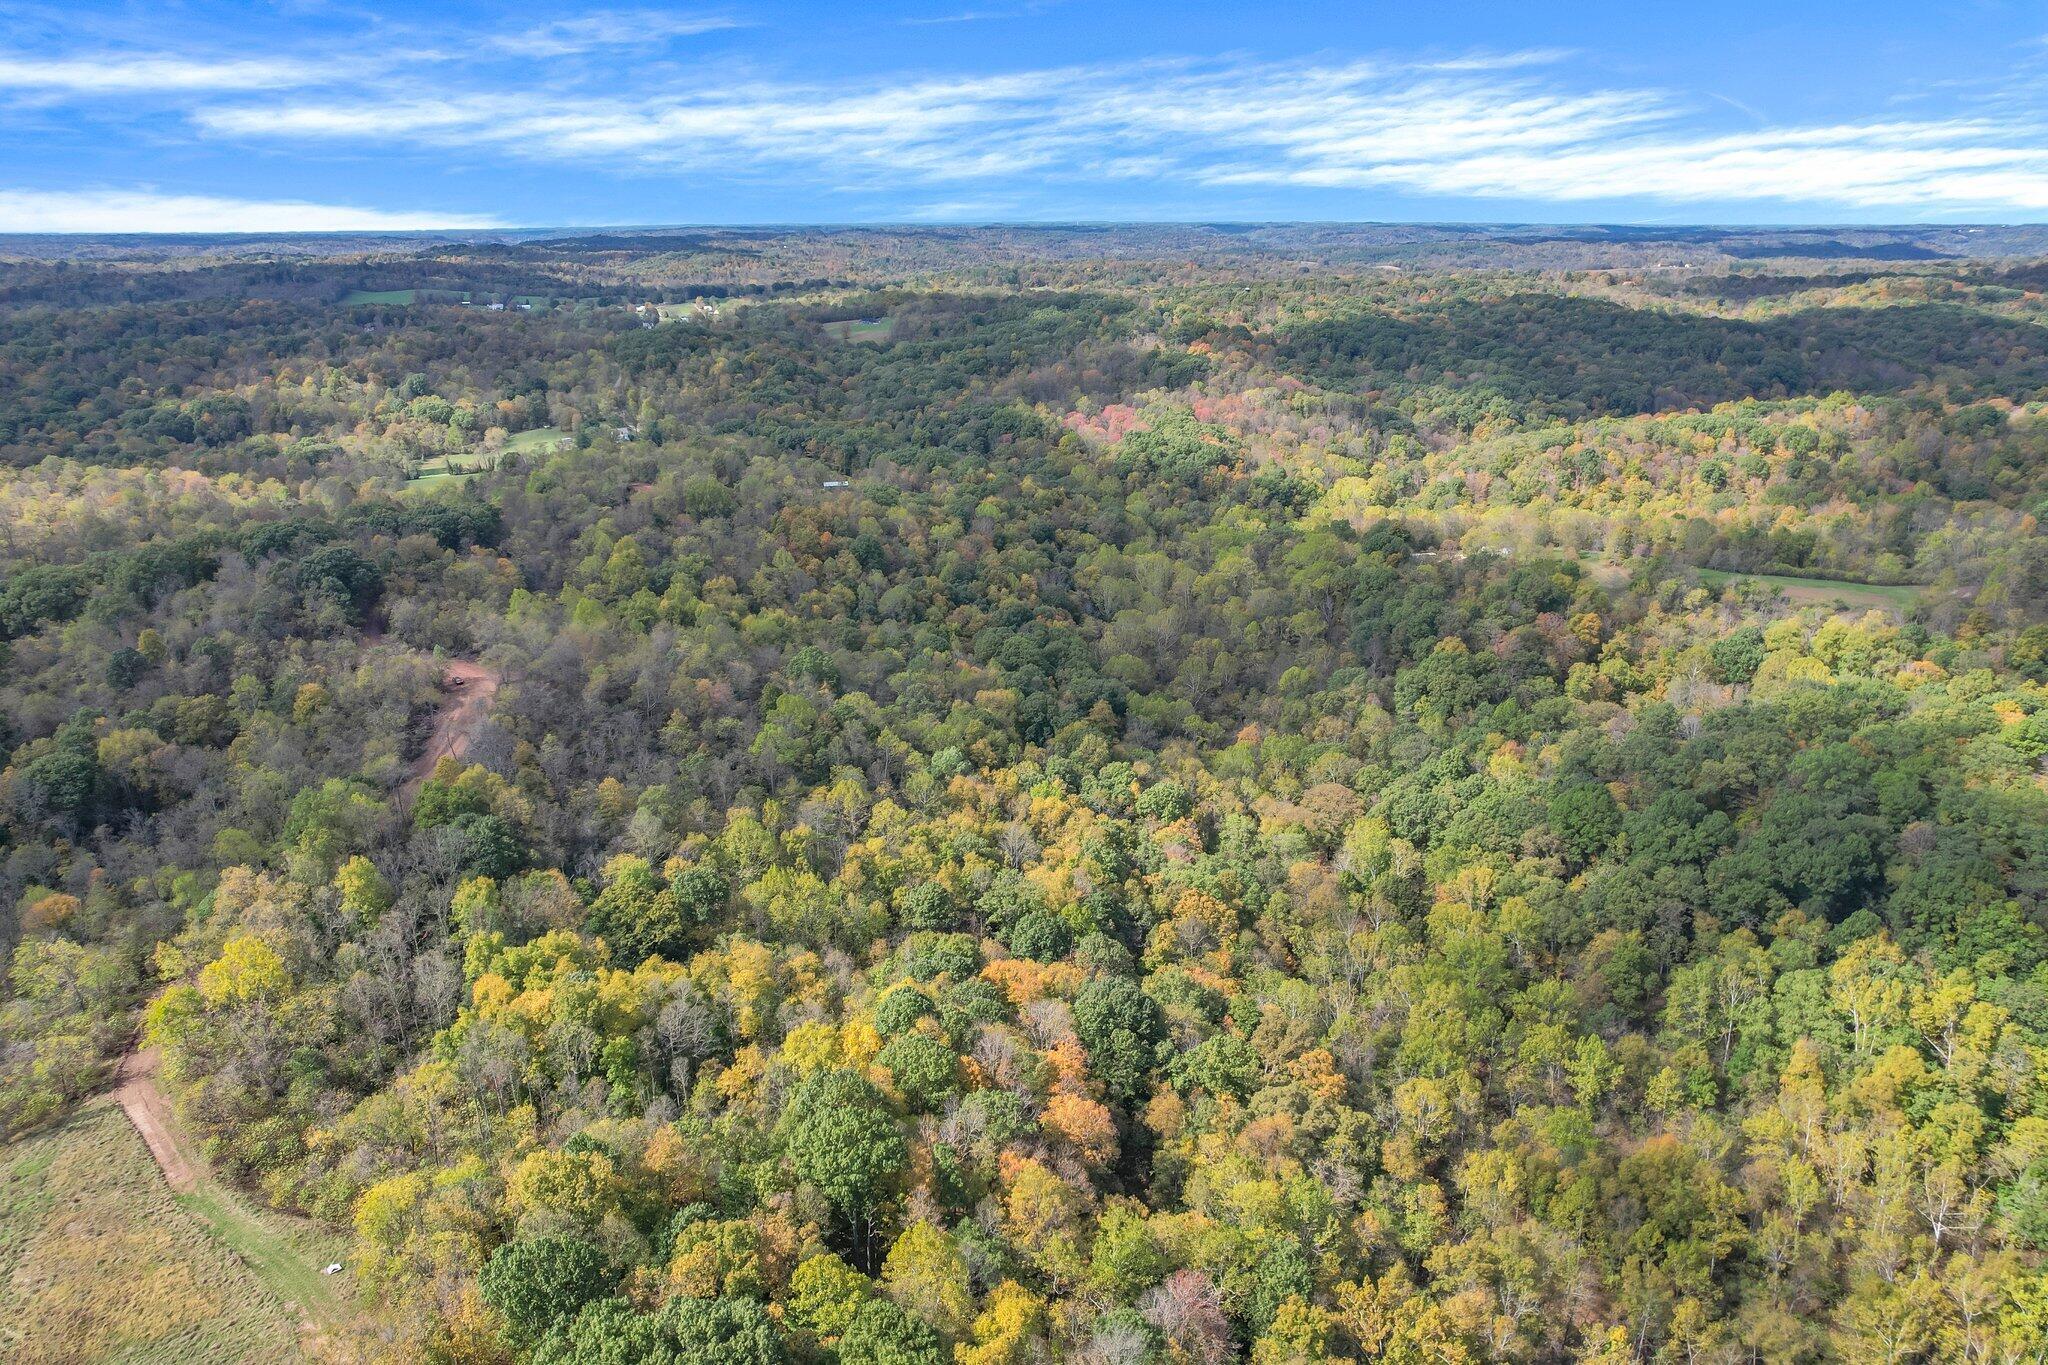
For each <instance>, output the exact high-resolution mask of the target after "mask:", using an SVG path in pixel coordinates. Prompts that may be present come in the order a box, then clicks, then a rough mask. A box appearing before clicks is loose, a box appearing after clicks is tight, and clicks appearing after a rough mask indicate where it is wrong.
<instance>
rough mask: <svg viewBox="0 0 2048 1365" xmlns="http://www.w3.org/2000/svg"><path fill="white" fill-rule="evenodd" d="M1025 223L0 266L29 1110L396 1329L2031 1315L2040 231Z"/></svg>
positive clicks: (782, 1329) (5, 1085)
mask: <svg viewBox="0 0 2048 1365" xmlns="http://www.w3.org/2000/svg"><path fill="white" fill-rule="evenodd" d="M1048 240H1050V239H1048ZM1058 240H1059V246H1058V248H1057V249H1054V248H1052V247H1046V248H1045V249H1037V248H1034V247H1032V246H1031V245H1030V243H1029V240H1028V239H1022V244H1021V245H1020V239H1017V238H1014V237H1012V236H1008V235H1004V234H999V233H992V234H989V235H987V236H983V237H976V236H975V235H974V234H954V235H953V237H951V238H948V239H947V240H946V241H945V242H941V243H937V244H934V243H933V242H931V241H927V240H924V239H917V238H908V239H902V240H896V239H886V240H885V239H884V238H883V237H882V236H880V235H872V234H868V235H864V234H859V233H853V234H847V235H846V236H845V237H844V238H840V239H828V238H821V237H819V236H818V235H816V234H801V233H792V234H788V235H786V236H780V237H778V236H777V235H775V234H760V235H758V236H757V237H755V238H750V239H749V241H748V242H747V243H746V244H745V245H744V250H741V249H739V248H737V247H735V246H734V245H733V244H732V243H729V242H726V243H705V242H695V241H693V240H691V239H688V238H666V239H649V240H645V241H643V240H640V239H635V238H632V237H630V236H620V237H617V238H612V237H605V238H600V239H591V240H589V241H584V242H563V243H557V244H549V243H545V242H538V243H525V244H501V245H495V246H488V247H485V246H478V247H473V248H472V247H463V246H461V245H459V244H445V245H440V246H434V247H432V248H429V249H425V250H420V249H414V248H407V249H405V250H398V249H392V248H388V247H377V246H374V245H372V246H364V247H363V248H361V249H360V250H351V251H349V252H345V253H343V252H337V253H335V254H332V255H328V256H320V257H311V258H306V259H298V260H294V261H292V262H290V263H288V264H285V263H279V262H276V261H271V260H267V259H265V258H264V257H263V256H262V253H261V250H260V248H256V247H229V246H223V247H221V248H220V249H219V250H218V251H215V252H212V253H201V254H197V255H189V256H181V257H178V258H176V259H170V260H165V259H155V258H147V257H144V256H140V255H138V256H135V257H132V258H131V257H123V256H121V255H119V254H118V253H115V254H113V255H110V256H106V257H103V258H100V259H96V260H90V261H78V262H63V263H62V268H60V267H59V265H58V264H57V263H53V262H50V261H46V260H34V259H27V258H23V259H15V260H8V261H0V527H4V537H0V642H4V643H0V650H4V653H0V713H4V726H5V729H4V734H0V743H4V747H5V749H6V755H5V762H4V770H0V906H4V907H5V910H6V914H5V916H4V918H0V951H4V953H5V955H6V959H7V970H6V973H5V984H4V987H0V1132H5V1133H7V1134H11V1135H19V1134H26V1133H31V1132H35V1131H39V1130H43V1129H47V1128H48V1127H50V1126H51V1125H53V1124H57V1123H60V1122H62V1121H63V1119H64V1117H65V1115H67V1114H68V1113H70V1112H71V1111H72V1110H73V1109H74V1108H75V1107H76V1106H77V1105H79V1104H80V1103H82V1102H84V1101H85V1100H87V1099H88V1098H89V1097H90V1096H92V1095H93V1094H95V1093H96V1092H98V1091H99V1090H100V1089H102V1088H103V1087H104V1086H105V1085H106V1083H107V1082H108V1080H109V1078H110V1077H111V1075H112V1072H113V1069H114V1067H115V1066H116V1065H117V1063H118V1062H119V1060H120V1059H121V1058H122V1057H123V1056H124V1055H125V1054H126V1053H127V1052H128V1051H129V1050H130V1049H131V1048H132V1047H134V1046H136V1045H138V1043H139V1044H140V1045H143V1046H148V1047H153V1048H155V1049H158V1050H159V1051H160V1053H161V1056H162V1058H163V1078H164V1082H165V1084H166V1086H167V1088H168V1089H169V1090H170V1092H171V1093H172V1096H173V1098H174V1100H175V1102H176V1105H177V1111H178V1114H179V1116H180V1118H181V1120H182V1121H183V1122H184V1123H185V1124H187V1125H188V1126H189V1127H190V1128H191V1129H192V1130H193V1131H194V1132H195V1133H197V1134H199V1135H200V1136H201V1137H202V1138H203V1140H204V1143H205V1150H206V1155H207V1158H208V1160H209V1162H210V1163H211V1164H212V1165H213V1166H214V1167H215V1168H216V1169H217V1170H218V1171H219V1172H220V1173H221V1174H222V1175H223V1176H224V1177H225V1178H226V1179H228V1180H230V1181H232V1182H233V1183H234V1184H235V1185H236V1186H237V1187H238V1188H239V1189H241V1190H242V1191H243V1192H244V1193H245V1194H246V1195H247V1196H248V1197H250V1198H252V1199H255V1200H259V1201H262V1202H266V1203H268V1204H270V1205H273V1206H275V1207H276V1208H279V1209H284V1210H291V1211H293V1212H296V1213H298V1214H301V1215H304V1216H307V1217H309V1218H312V1219H316V1220H320V1221H321V1222H323V1223H324V1224H326V1225H328V1226H329V1227H331V1228H334V1229H340V1230H345V1232H346V1235H347V1237H348V1239H349V1244H350V1246H351V1248H352V1251H351V1254H350V1259H349V1261H348V1264H347V1269H348V1274H349V1276H350V1278H351V1281H352V1283H353V1286H354V1292H355V1294H356V1295H357V1297H358V1298H359V1299H360V1301H361V1303H362V1305H363V1327H362V1333H361V1340H360V1341H357V1342H353V1343H349V1346H350V1349H353V1350H356V1351H358V1352H359V1353H360V1355H361V1357H362V1358H364V1359H391V1360H432V1361H440V1362H446V1363H447V1365H457V1363H458V1362H460V1363H464V1365H525V1363H527V1362H533V1363H535V1365H540V1363H545V1365H558V1363H559V1365H566V1363H567V1362H572V1361H575V1362H583V1361H619V1362H639V1361H650V1362H652V1361H664V1362H668V1361H673V1362H713V1361H716V1362H755V1361H759V1362H784V1361H788V1362H826V1363H830V1362H838V1363H839V1365H882V1363H883V1362H890V1363H892V1365H900V1363H915V1365H926V1363H929V1365H940V1363H941V1362H954V1363H956V1365H1008V1363H1009V1362H1024V1361H1032V1360H1072V1361H1085V1362H1096V1363H1097V1365H1111V1363H1112V1362H1114V1363H1116V1365H1138V1363H1139V1362H1160V1363H1161V1365H1165V1363H1167V1362H1173V1363H1175V1365H1182V1363H1205V1362H1221V1361H1225V1360H1231V1359H1239V1358H1244V1359H1250V1360H1254V1361H1258V1362H1265V1363H1267V1365H1280V1363H1281V1362H1295V1361H1314V1360H1323V1359H1364V1358H1377V1357H1385V1358H1387V1359H1390V1360H1401V1361H1424V1360H1427V1361H1480V1360H1527V1361H1561V1360H1583V1361H1598V1362H1619V1361H1623V1360H1630V1361H1637V1360H1641V1361H1649V1360H1656V1361H1681V1360H1683V1361H1688V1362H1693V1361H1729V1362H1734V1361H1737V1360H1754V1359H1770V1360H1786V1361H1823V1360H1848V1361H1875V1360H1885V1361H1935V1360H1940V1361H1963V1360H1968V1361H1986V1362H1989V1361H2015V1362H2016V1361H2037V1360H2040V1359H2042V1358H2043V1356H2044V1354H2048V1274H2044V1264H2048V1259H2044V1258H2048V545H2044V543H2043V541H2042V538H2041V535H2040V531H2039V519H2040V517H2041V516H2042V515H2043V513H2044V511H2048V341H2044V338H2048V332H2044V330H2043V329H2044V326H2048V314H2044V305H2043V302H2042V294H2041V279H2040V276H2039V271H2040V267H2038V266H2030V265H2024V264H2018V263H1993V264H1986V263H1982V262H1977V263H1972V262H1968V261H1941V260H1933V261H1921V260H1911V261H1898V262H1891V263H1885V264H1878V263H1873V262H1871V261H1868V260H1863V261H1847V262H1842V263H1840V264H1837V263H1834V262H1832V261H1806V262H1802V263H1797V265H1796V268H1795V267H1794V266H1793V265H1790V264H1787V263H1785V262H1783V261H1772V260H1763V261H1737V262H1728V261H1724V262H1722V263H1721V264H1720V265H1719V266H1717V267H1716V268H1715V270H1714V271H1712V272H1700V271H1692V272H1688V273H1683V274H1681V273H1676V272H1672V271H1665V270H1661V269H1659V268H1657V267H1653V266H1647V265H1639V264H1628V265H1622V266H1617V267H1611V268H1571V269H1561V268H1542V269H1539V268H1533V267H1529V266H1527V265H1526V264H1525V263H1521V262H1519V261H1518V260H1516V259H1514V258H1504V259H1503V260H1502V261H1500V262H1498V263H1495V264H1494V265H1492V266H1490V267H1488V268H1483V269H1482V268H1462V267H1459V266H1455V265H1451V264H1444V263H1421V264H1419V265H1417V264H1413V263H1411V265H1410V267H1409V268H1402V269H1387V268H1383V266H1384V264H1385V263H1384V262H1361V261H1360V260H1358V259H1356V258H1355V256H1354V255H1351V254H1347V253H1346V252H1345V251H1343V250H1339V249H1337V248H1336V247H1335V246H1333V245H1328V244H1325V245H1324V246H1322V247H1312V246H1311V245H1304V244H1302V243H1301V242H1293V243H1292V244H1291V245H1290V246H1289V247H1288V250H1287V253H1286V255H1285V257H1284V259H1283V258H1281V257H1279V256H1277V255H1261V254H1257V253H1251V252H1247V253H1246V254H1243V255H1224V256H1219V257H1217V258H1214V259H1211V260H1209V261H1208V262H1207V263H1206V265H1205V267H1204V268H1203V269H1202V270H1200V271H1193V270H1190V269H1188V268H1186V267H1185V265H1184V263H1183V262H1181V261H1180V260H1179V259H1178V258H1176V257H1175V255H1174V254H1173V252H1172V251H1171V250H1169V249H1166V248H1164V247H1161V246H1159V244H1158V243H1156V242H1151V240H1150V239H1147V238H1145V237H1144V236H1143V235H1142V234H1137V235H1135V236H1132V237H1128V238H1118V239H1116V242H1115V245H1116V247H1117V249H1116V250H1115V251H1111V250H1109V249H1108V246H1107V245H1104V244H1096V245H1093V246H1091V245H1090V244H1088V243H1085V242H1084V243H1080V244H1076V243H1074V242H1073V241H1071V240H1069V239H1067V238H1064V237H1062V238H1059V239H1058ZM1148 244H1149V248H1150V254H1148ZM1475 249H1476V248H1475ZM1091 253H1092V254H1091ZM2028 271H2032V272H2033V273H2031V274H2029V273H2027V272H2028ZM359 295H368V296H369V297H367V298H365V297H359ZM401 297H402V298H404V299H405V300H406V301H402V302H401V301H395V300H397V299H399V298H401Z"/></svg>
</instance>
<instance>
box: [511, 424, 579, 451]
mask: <svg viewBox="0 0 2048 1365" xmlns="http://www.w3.org/2000/svg"><path fill="white" fill-rule="evenodd" d="M568 439H569V433H568V432H566V431H563V430H562V429H561V428H560V427H535V428H534V429H533V430H531V431H515V432H513V433H512V434H511V435H510V436H508V437H507V438H506V439H505V449H506V450H508V451H510V452H511V453H513V454H515V455H531V454H534V453H536V452H538V451H543V450H553V449H554V448H555V447H556V446H558V445H560V444H561V443H562V442H564V441H566V440H568Z"/></svg>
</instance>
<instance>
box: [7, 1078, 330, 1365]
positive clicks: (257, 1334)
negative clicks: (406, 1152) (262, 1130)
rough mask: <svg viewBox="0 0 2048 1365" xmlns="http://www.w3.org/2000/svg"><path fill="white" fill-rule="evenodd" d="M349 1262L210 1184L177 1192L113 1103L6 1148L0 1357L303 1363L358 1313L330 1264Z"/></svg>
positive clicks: (324, 1243)
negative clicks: (328, 1272) (309, 1327)
mask: <svg viewBox="0 0 2048 1365" xmlns="http://www.w3.org/2000/svg"><path fill="white" fill-rule="evenodd" d="M338 1259H340V1255H339V1252H338V1249H337V1244H336V1243H334V1242H331V1241H330V1240H329V1239H327V1238H326V1237H325V1236H324V1235H323V1234H320V1233H319V1232H317V1231H316V1230H310V1229H307V1230H301V1229H300V1228H298V1227H297V1226H296V1225H294V1224H288V1223H286V1222H285V1221H284V1220H282V1219H280V1218H277V1217H275V1216H274V1215H270V1214H267V1213H260V1212H258V1211H257V1210H254V1209H252V1208H250V1207H248V1206H247V1205H245V1204H244V1203H243V1202H242V1201H241V1200H240V1199H238V1198H237V1197H236V1196H234V1195H233V1194H231V1193H229V1192H228V1191H226V1190H224V1189H222V1188H221V1187H220V1186H218V1185H216V1184H214V1183H213V1182H212V1181H210V1180H202V1182H201V1185H200V1188H199V1190H198V1191H196V1192H195V1193H193V1194H191V1195H186V1196H173V1195H172V1194H171V1192H170V1190H169V1188H168V1187H166V1186H165V1184H164V1182H163V1179H162V1177H161V1176H160V1175H159V1174H158V1172H157V1169H156V1166H155V1164H154V1163H153V1162H152V1161H151V1160H150V1157H149V1153H148V1150H147V1149H146V1148H145V1147H144V1146H143V1144H142V1139H141V1138H139V1137H137V1136H136V1134H135V1130H134V1129H133V1128H131V1127H130V1126H129V1125H128V1121H127V1119H125V1118H123V1117H122V1115H121V1111H120V1110H119V1109H117V1108H115V1107H114V1106H113V1105H112V1104H111V1103H110V1102H106V1101H99V1102H96V1103H94V1104H91V1105H89V1106H87V1107H86V1108H85V1109H84V1110H83V1111H81V1112H80V1113H79V1114H78V1115H77V1116H76V1117H74V1118H73V1119H71V1120H70V1121H69V1122H68V1123H66V1124H64V1125H63V1126H62V1127H60V1128H57V1129H55V1130H53V1131H51V1132H47V1133H43V1134H39V1135H37V1136H34V1137H31V1138H27V1139H25V1140H23V1141H21V1142H17V1143H13V1144H11V1145H9V1146H6V1147H0V1359H5V1360H8V1361H10V1362H14V1365H30V1362H35V1363H36V1365H41V1363H42V1362H58V1361H67V1362H70V1361H81V1362H82V1361H108V1362H115V1361H119V1362H144V1361H178V1362H193V1363H194V1365H214V1363H215V1362H228V1361H235V1362H268V1361H279V1362H285V1361H300V1360H305V1359H308V1356H307V1354H306V1351H305V1347H304V1343H305V1342H306V1341H307V1340H309V1339H310V1340H312V1341H315V1342H317V1341H318V1340H319V1331H321V1330H331V1328H332V1327H333V1325H334V1324H337V1323H340V1322H343V1321H345V1320H346V1317H347V1308H346V1305H345V1304H343V1303H342V1302H341V1299H340V1295H341V1291H342V1288H343V1286H342V1285H340V1284H337V1283H336V1282H335V1281H336V1280H339V1279H340V1278H342V1277H338V1276H337V1277H335V1279H334V1280H323V1278H322V1277H321V1275H320V1273H319V1271H320V1267H321V1266H323V1265H325V1264H327V1263H328V1262H330V1261H334V1260H338ZM302 1310H303V1311H302ZM308 1317H310V1318H311V1319H312V1321H313V1322H314V1324H315V1327H316V1330H315V1332H314V1333H311V1334H307V1333H305V1332H304V1322H305V1319H306V1318H308Z"/></svg>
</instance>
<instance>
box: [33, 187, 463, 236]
mask: <svg viewBox="0 0 2048 1365" xmlns="http://www.w3.org/2000/svg"><path fill="white" fill-rule="evenodd" d="M499 226H502V224H500V223H499V222H498V221H497V220H496V219H494V218H489V217H485V216H480V215H477V214H462V213H431V212H394V211H391V210H387V209H365V208H354V207H349V206H346V205H339V204H312V203H304V202H301V201H297V200H259V199H231V198H222V197H218V196H214V195H205V194H176V193H160V192H158V191H156V190H153V189H91V190H0V232H200V233H223V232H262V233H270V232H425V231H432V230H436V229H477V228H492V227H499Z"/></svg>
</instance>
